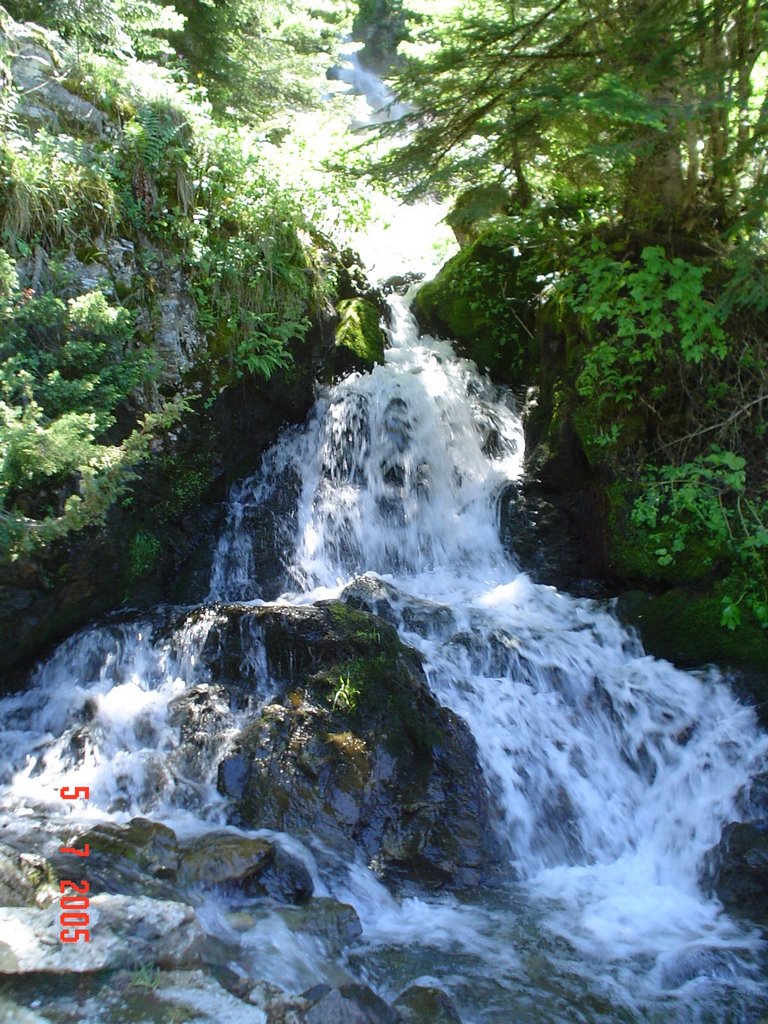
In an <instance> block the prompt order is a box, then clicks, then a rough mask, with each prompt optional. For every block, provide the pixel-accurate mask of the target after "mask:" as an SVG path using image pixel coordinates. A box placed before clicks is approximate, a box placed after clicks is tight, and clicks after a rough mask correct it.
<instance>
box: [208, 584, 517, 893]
mask: <svg viewBox="0 0 768 1024" xmlns="http://www.w3.org/2000/svg"><path fill="white" fill-rule="evenodd" d="M222 615H225V616H229V617H230V618H231V620H232V623H233V626H238V625H242V624H243V622H244V621H245V620H246V619H251V620H253V622H254V625H258V628H259V630H260V633H261V637H262V639H263V643H264V648H265V653H266V660H267V668H268V671H269V674H270V677H271V679H272V680H273V685H274V687H275V692H274V697H273V700H272V702H271V703H269V704H267V705H265V706H262V707H261V709H260V711H259V714H258V717H255V718H254V719H253V720H251V721H250V722H249V724H247V725H246V726H245V728H244V729H243V730H242V731H241V733H240V734H239V735H238V736H237V737H236V738H235V741H234V744H233V748H232V750H231V752H230V753H229V755H228V756H227V757H226V758H225V759H224V760H223V761H222V762H221V764H220V765H219V779H218V782H219V790H220V792H222V793H223V794H224V795H226V796H227V797H229V798H230V800H231V801H232V811H233V822H234V823H236V824H238V825H241V826H244V827H247V828H274V829H279V830H281V831H288V832H292V833H293V832H298V833H303V832H309V833H311V834H312V835H313V836H315V837H317V838H319V839H322V840H323V841H324V842H328V843H330V844H331V845H333V846H336V847H337V848H338V849H345V850H346V851H347V853H349V854H350V855H352V854H354V852H355V851H356V850H357V851H359V852H360V853H361V854H362V855H363V856H364V857H365V859H366V861H367V862H368V863H372V864H376V865H377V866H378V867H379V868H380V869H381V870H382V871H383V872H384V873H385V875H387V876H388V877H390V878H392V879H393V880H395V879H408V880H411V881H419V882H421V883H424V884H427V885H435V886H438V887H440V886H444V885H455V884H458V885H466V884H476V883H477V882H478V881H479V880H481V879H482V878H484V877H487V873H489V872H491V873H492V872H493V871H495V870H496V867H497V865H498V858H499V855H500V851H499V848H498V845H497V839H496V836H495V834H494V833H493V830H492V829H491V828H490V827H489V821H490V819H491V814H490V806H489V797H488V793H487V790H486V786H485V781H484V779H483V775H482V771H481V769H480V766H479V764H478V762H477V748H476V745H475V742H474V740H473V738H472V735H471V733H470V732H469V730H468V729H467V727H466V725H465V724H464V723H463V722H462V721H461V720H460V719H459V718H458V717H457V716H456V715H454V714H453V713H452V712H450V711H449V710H447V709H445V708H441V707H440V706H439V705H438V704H437V702H436V701H435V698H434V696H433V695H432V694H431V692H430V691H429V687H428V686H427V683H426V679H425V677H424V673H423V671H422V667H421V658H420V656H419V655H418V653H417V652H415V651H413V650H411V649H410V648H408V647H406V646H405V645H404V644H403V643H402V642H401V641H400V639H399V637H398V636H397V633H396V632H395V630H394V628H393V627H392V626H391V625H390V624H389V623H387V622H385V621H384V620H383V619H380V618H377V617H376V616H374V615H370V614H368V613H367V612H363V611H359V610H357V609H354V608H349V607H346V606H345V605H343V604H341V603H339V602H322V603H320V604H317V605H314V606H311V607H290V606H288V607H271V608H263V609H256V610H254V609H248V608H246V607H243V606H236V605H232V606H228V607H227V608H225V609H222ZM229 635H230V637H231V642H233V643H235V644H238V643H239V644H241V643H242V640H240V641H238V639H237V637H238V635H241V632H240V630H238V629H232V630H230V633H229Z"/></svg>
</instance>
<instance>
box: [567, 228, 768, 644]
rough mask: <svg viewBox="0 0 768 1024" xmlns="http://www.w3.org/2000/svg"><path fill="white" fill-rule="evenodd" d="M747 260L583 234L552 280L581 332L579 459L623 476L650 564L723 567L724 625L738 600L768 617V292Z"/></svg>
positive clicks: (678, 568) (740, 254) (677, 568)
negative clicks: (692, 256)
mask: <svg viewBox="0 0 768 1024" xmlns="http://www.w3.org/2000/svg"><path fill="white" fill-rule="evenodd" d="M757 259H758V256H757V254H756V253H754V252H750V251H749V250H747V249H746V247H742V248H741V249H735V250H733V251H732V252H731V253H730V254H729V256H728V259H727V261H723V262H720V263H717V264H715V263H714V261H707V262H704V261H703V260H700V261H699V262H698V263H692V262H690V261H688V260H685V259H682V258H680V257H676V256H670V255H668V254H667V253H666V252H665V251H664V250H663V249H662V248H661V247H660V246H646V247H644V248H643V249H642V250H641V251H640V253H639V256H637V257H635V258H632V257H631V256H626V257H625V258H620V259H617V258H616V256H615V255H614V254H613V253H612V252H610V251H609V250H608V249H607V247H606V246H605V245H604V244H602V243H600V242H598V241H595V240H593V242H592V244H591V246H590V247H589V249H588V250H587V251H578V250H577V251H576V253H574V254H573V255H572V256H571V258H570V260H569V263H568V271H567V272H566V274H565V275H564V276H563V278H562V280H561V281H560V283H559V285H558V289H559V293H560V295H561V297H562V298H563V299H564V301H565V302H566V304H567V305H568V307H569V308H570V309H571V310H572V311H573V312H574V313H575V314H576V315H577V316H578V317H579V320H580V322H581V324H582V327H583V329H584V332H585V335H586V337H587V338H588V339H589V342H588V343H587V344H585V345H584V348H583V351H582V353H581V359H580V362H579V364H578V367H579V369H578V373H577V377H576V388H577V391H578V393H579V395H580V396H581V399H582V404H581V406H580V407H579V408H578V409H577V410H576V412H575V413H574V421H575V423H576V424H577V428H580V433H581V436H582V439H583V440H584V443H585V445H586V446H587V447H588V448H589V444H590V443H591V444H593V447H592V449H591V455H590V457H591V460H592V461H593V464H595V465H597V467H598V468H600V466H601V465H602V466H603V467H606V466H608V467H611V469H610V471H611V472H612V473H620V474H622V475H624V476H625V477H628V478H629V479H633V480H634V489H635V495H636V499H635V501H634V506H633V510H632V524H633V527H634V528H636V529H637V530H639V531H640V533H639V538H640V542H641V543H642V545H643V546H644V547H646V546H647V548H648V550H649V551H650V552H652V553H653V557H654V558H655V559H656V561H657V562H658V565H659V566H660V567H662V569H663V570H664V571H663V572H662V573H661V574H660V575H662V576H663V575H665V574H667V571H668V570H669V571H671V572H672V573H674V572H682V571H683V569H684V566H685V565H686V564H687V563H688V562H690V559H691V556H692V555H693V554H695V553H698V557H699V561H700V562H701V566H700V568H701V569H702V570H703V571H704V572H706V571H710V572H717V571H722V569H723V568H724V567H727V569H728V571H729V580H730V583H729V589H728V592H727V593H726V594H725V596H724V597H723V614H722V625H724V626H726V627H728V628H729V629H734V628H736V627H737V626H738V625H739V623H740V622H741V615H742V611H743V610H744V609H747V610H748V611H749V612H750V614H751V615H752V616H754V619H756V620H757V622H759V623H760V624H761V625H764V626H768V603H767V601H768V560H767V559H766V555H767V554H768V525H767V524H768V500H766V491H765V477H764V470H763V466H764V433H765V426H764V422H763V420H762V417H761V415H760V411H761V409H762V407H763V406H764V404H765V402H766V401H768V395H766V392H765V387H764V382H765V379H766V369H767V368H768V347H767V340H766V336H765V333H764V332H765V328H766V326H768V325H766V317H765V313H766V309H768V303H766V302H765V301H764V294H763V290H762V288H761V287H760V286H759V285H756V284H755V281H754V268H755V261H756V260H757ZM748 261H750V265H751V266H752V268H753V275H751V276H750V275H747V274H745V273H744V266H745V265H746V264H747V262H748ZM724 268H725V269H726V273H725V274H724ZM728 271H730V272H728ZM716 273H717V274H718V276H719V280H718V282H717V286H715V285H714V284H712V283H710V282H711V281H712V279H713V277H714V275H715V274H716ZM587 421H589V429H587ZM588 454H590V452H589V451H588Z"/></svg>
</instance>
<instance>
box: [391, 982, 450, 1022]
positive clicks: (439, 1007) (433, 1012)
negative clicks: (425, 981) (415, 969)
mask: <svg viewBox="0 0 768 1024" xmlns="http://www.w3.org/2000/svg"><path fill="white" fill-rule="evenodd" d="M392 1008H393V1010H394V1011H395V1012H396V1013H397V1015H398V1021H399V1022H400V1024H461V1017H459V1015H458V1013H457V1011H456V1007H455V1006H454V1005H453V1003H452V1002H451V1000H450V999H449V998H448V996H447V995H446V994H445V992H443V990H442V989H440V988H434V987H433V986H431V985H411V986H410V988H407V989H406V990H405V992H401V994H400V995H399V996H398V997H397V999H396V1000H395V1001H394V1003H393V1004H392Z"/></svg>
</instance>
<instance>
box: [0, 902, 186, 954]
mask: <svg viewBox="0 0 768 1024" xmlns="http://www.w3.org/2000/svg"><path fill="white" fill-rule="evenodd" d="M89 916H90V931H91V938H92V941H90V942H87V943H86V942H77V943H71V944H65V943H62V942H60V941H59V931H60V925H59V907H58V904H56V905H54V906H50V907H46V908H44V909H38V908H34V909H33V908H31V907H3V908H0V934H2V936H3V944H2V945H0V961H2V965H3V966H2V971H3V973H5V974H29V973H31V972H43V973H55V974H67V973H69V972H74V973H81V972H91V971H100V970H107V969H110V970H111V969H113V968H119V967H126V966H132V965H134V964H137V963H139V964H140V963H157V964H158V965H159V966H161V967H168V968H175V967H183V966H189V965H194V964H195V962H196V961H197V960H198V959H199V951H200V949H201V948H202V942H203V938H204V936H203V932H202V931H201V929H200V926H199V925H198V923H197V921H196V919H195V913H194V911H193V910H192V908H191V907H188V906H185V905H184V904H182V903H176V902H171V901H169V900H156V899H151V898H150V897H147V896H121V895H112V894H106V893H105V894H101V895H97V896H94V897H93V899H91V901H90V905H89ZM97 938H98V941H96V939H97Z"/></svg>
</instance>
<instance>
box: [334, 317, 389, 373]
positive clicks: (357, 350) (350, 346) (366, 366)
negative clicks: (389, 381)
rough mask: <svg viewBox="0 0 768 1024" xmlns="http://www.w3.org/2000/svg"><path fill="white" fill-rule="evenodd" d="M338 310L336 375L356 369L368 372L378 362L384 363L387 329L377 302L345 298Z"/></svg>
mask: <svg viewBox="0 0 768 1024" xmlns="http://www.w3.org/2000/svg"><path fill="white" fill-rule="evenodd" d="M337 310H338V313H339V325H338V327H337V328H336V354H335V358H334V366H333V369H334V372H335V374H336V375H337V376H341V375H344V374H347V373H350V372H352V371H353V370H361V371H363V372H367V371H369V370H372V369H373V368H374V366H375V365H376V364H377V363H383V362H384V343H385V338H384V331H383V330H382V329H381V323H380V321H379V311H378V310H377V309H376V307H375V306H374V305H373V303H372V302H369V301H368V300H367V299H344V300H343V301H342V302H340V303H339V304H338V306H337Z"/></svg>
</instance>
